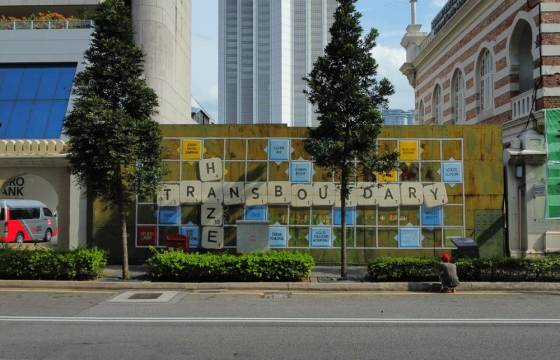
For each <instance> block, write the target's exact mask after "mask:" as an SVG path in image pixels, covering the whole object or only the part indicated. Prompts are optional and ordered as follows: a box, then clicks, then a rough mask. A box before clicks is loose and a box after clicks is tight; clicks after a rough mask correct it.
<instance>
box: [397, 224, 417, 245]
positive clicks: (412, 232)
mask: <svg viewBox="0 0 560 360" xmlns="http://www.w3.org/2000/svg"><path fill="white" fill-rule="evenodd" d="M399 247H402V248H419V247H420V229H418V228H411V229H407V228H400V229H399Z"/></svg>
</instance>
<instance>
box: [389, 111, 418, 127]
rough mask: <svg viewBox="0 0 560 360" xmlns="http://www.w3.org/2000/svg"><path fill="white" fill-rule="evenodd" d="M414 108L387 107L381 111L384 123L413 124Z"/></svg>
mask: <svg viewBox="0 0 560 360" xmlns="http://www.w3.org/2000/svg"><path fill="white" fill-rule="evenodd" d="M414 115H415V114H414V110H408V111H404V110H400V109H389V110H384V111H383V121H384V122H385V125H414Z"/></svg>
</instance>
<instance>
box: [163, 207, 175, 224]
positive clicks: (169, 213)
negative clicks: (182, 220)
mask: <svg viewBox="0 0 560 360" xmlns="http://www.w3.org/2000/svg"><path fill="white" fill-rule="evenodd" d="M159 223H160V224H177V223H179V207H178V206H162V207H160V208H159Z"/></svg>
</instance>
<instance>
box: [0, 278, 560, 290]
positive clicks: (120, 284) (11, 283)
mask: <svg viewBox="0 0 560 360" xmlns="http://www.w3.org/2000/svg"><path fill="white" fill-rule="evenodd" d="M7 288H10V289H56V290H84V291H86V290H185V291H205V290H206V291H208V290H224V291H247V290H260V291H333V292H384V291H385V292H389V291H397V292H437V291H438V290H439V288H440V285H439V283H427V282H408V283H406V282H402V283H401V282H396V283H394V282H393V283H389V282H388V283H368V282H366V283H352V282H332V283H315V282H313V283H311V282H250V283H244V282H226V283H173V282H150V281H134V280H132V281H122V280H121V281H48V280H0V289H7ZM458 291H460V292H476V291H482V292H484V291H488V292H490V291H494V292H495V291H510V292H546V291H548V292H560V283H532V282H495V283H491V282H463V283H461V285H460V286H459V288H458Z"/></svg>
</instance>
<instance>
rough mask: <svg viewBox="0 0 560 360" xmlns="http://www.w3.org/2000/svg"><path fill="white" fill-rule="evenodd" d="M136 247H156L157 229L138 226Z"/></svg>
mask: <svg viewBox="0 0 560 360" xmlns="http://www.w3.org/2000/svg"><path fill="white" fill-rule="evenodd" d="M136 245H137V246H150V245H152V246H155V245H157V227H156V226H138V229H137V234H136Z"/></svg>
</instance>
